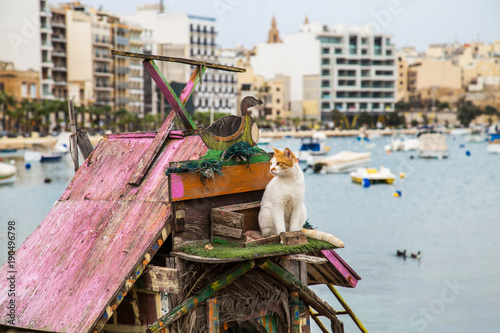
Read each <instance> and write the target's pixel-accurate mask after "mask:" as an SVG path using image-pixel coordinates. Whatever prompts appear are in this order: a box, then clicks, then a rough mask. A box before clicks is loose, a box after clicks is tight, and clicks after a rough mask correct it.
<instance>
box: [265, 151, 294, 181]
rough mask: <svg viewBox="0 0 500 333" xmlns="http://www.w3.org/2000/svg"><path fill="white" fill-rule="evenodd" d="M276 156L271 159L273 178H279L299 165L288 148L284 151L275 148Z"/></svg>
mask: <svg viewBox="0 0 500 333" xmlns="http://www.w3.org/2000/svg"><path fill="white" fill-rule="evenodd" d="M273 150H274V156H273V158H272V159H271V161H270V162H271V173H272V175H273V176H279V175H281V174H283V173H286V172H287V171H288V170H289V169H291V168H292V167H293V166H294V164H295V163H297V158H296V157H295V155H294V154H293V153H292V151H291V150H290V149H288V148H285V150H284V151H281V150H279V149H276V148H273Z"/></svg>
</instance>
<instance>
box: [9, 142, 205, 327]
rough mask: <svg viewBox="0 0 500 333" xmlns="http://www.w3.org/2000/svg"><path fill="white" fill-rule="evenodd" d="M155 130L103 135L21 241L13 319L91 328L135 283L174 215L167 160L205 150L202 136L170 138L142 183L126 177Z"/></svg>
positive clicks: (20, 323) (186, 157)
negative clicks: (49, 206) (38, 222)
mask: <svg viewBox="0 0 500 333" xmlns="http://www.w3.org/2000/svg"><path fill="white" fill-rule="evenodd" d="M154 137H155V133H149V134H148V133H142V134H123V135H110V136H108V137H107V138H104V139H103V140H102V141H101V142H100V143H99V145H98V146H97V147H96V148H95V149H94V152H93V153H92V154H91V155H90V156H89V158H88V159H87V160H86V161H85V163H84V164H83V165H82V166H81V167H80V168H79V169H78V171H77V173H76V174H75V176H74V178H73V179H72V181H71V183H70V184H69V186H68V188H67V189H66V191H65V192H64V193H63V195H62V196H61V198H60V199H59V201H58V202H57V203H56V205H55V206H54V207H53V208H52V210H51V211H50V212H49V214H48V215H47V216H46V217H45V219H44V220H43V221H42V223H41V224H40V226H39V227H38V228H37V229H36V230H35V231H34V232H33V233H32V234H31V236H30V237H29V238H28V239H27V240H26V241H25V242H24V243H23V244H22V245H21V247H20V248H19V250H18V252H17V253H16V257H15V258H16V271H17V273H16V297H15V301H16V321H15V326H18V327H23V328H28V329H39V330H47V331H55V332H78V333H80V332H88V331H89V330H91V329H92V327H93V326H94V324H95V323H96V322H97V321H98V320H100V319H101V318H104V319H105V318H107V317H106V316H107V315H106V314H105V309H106V308H108V309H109V306H110V303H111V302H112V300H114V299H116V298H117V297H118V299H119V298H120V297H121V295H122V294H120V293H122V292H123V290H128V289H127V288H130V287H131V284H130V283H127V281H128V280H129V278H130V276H131V275H133V274H134V273H135V270H136V267H138V265H139V267H142V266H141V265H142V262H143V261H142V260H143V257H144V256H146V258H147V251H148V250H149V249H150V248H151V246H152V244H154V242H155V237H157V236H158V235H159V234H160V235H161V234H162V230H163V232H164V230H165V228H166V223H167V219H168V217H169V215H170V214H171V208H170V204H169V203H168V182H167V177H166V175H165V172H164V171H165V169H166V167H167V166H168V163H169V162H170V161H182V160H189V159H197V158H198V157H200V156H202V155H204V154H205V153H206V151H207V148H206V146H205V145H204V144H203V142H202V141H201V139H200V138H199V136H189V137H186V138H182V139H170V138H169V139H167V145H166V147H165V148H164V149H163V150H161V151H160V152H159V154H158V158H156V159H155V160H154V162H153V163H152V165H151V167H150V169H149V171H148V172H147V173H146V175H145V177H144V179H143V181H142V182H141V183H140V185H139V186H134V185H130V184H128V181H129V179H130V177H131V176H132V174H133V173H134V171H135V170H136V169H137V167H138V163H139V160H140V158H141V156H142V154H143V153H144V152H146V150H147V149H148V147H149V146H150V145H151V143H152V142H153V140H154ZM27 209H28V208H27ZM159 243H160V245H161V240H160V242H159ZM144 265H145V264H144ZM8 271H9V269H8V267H7V264H6V265H4V266H3V267H2V268H1V269H0V324H7V321H8V317H7V307H6V305H7V304H8V303H7V302H8V301H9V297H8V292H7V291H8V281H7V280H6V275H7V274H8V273H7V272H8ZM108 315H109V314H108Z"/></svg>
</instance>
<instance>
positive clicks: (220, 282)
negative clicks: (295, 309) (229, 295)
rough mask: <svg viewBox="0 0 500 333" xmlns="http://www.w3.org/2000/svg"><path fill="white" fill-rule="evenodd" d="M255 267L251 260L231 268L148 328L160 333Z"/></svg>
mask: <svg viewBox="0 0 500 333" xmlns="http://www.w3.org/2000/svg"><path fill="white" fill-rule="evenodd" d="M254 267H255V261H253V260H249V261H246V262H244V263H242V264H241V265H239V266H237V267H236V268H234V269H232V270H230V271H229V272H227V273H225V274H222V275H221V276H219V277H218V278H217V279H216V280H215V281H214V282H212V283H211V284H209V285H208V286H206V287H204V288H203V289H202V290H200V292H199V293H198V294H197V295H194V296H191V297H190V298H188V299H186V300H184V302H182V303H181V304H180V305H179V306H177V307H176V308H175V309H173V310H172V311H170V312H169V313H167V314H166V315H165V316H163V317H161V318H160V319H159V320H157V321H156V322H155V323H153V324H151V325H150V326H149V328H148V332H150V333H159V332H161V331H162V329H163V328H166V327H167V326H169V325H170V324H171V323H173V322H174V321H176V320H177V319H179V318H181V317H182V316H184V315H185V314H187V313H188V312H189V311H190V310H191V309H192V308H194V307H195V306H197V305H199V304H200V303H201V302H204V301H205V300H207V299H208V298H210V297H211V296H212V295H213V294H214V293H216V292H217V291H219V290H221V289H223V288H225V287H226V286H228V285H229V284H231V283H232V282H233V281H234V280H236V279H237V278H239V277H240V276H242V275H243V274H245V273H246V272H248V271H249V270H251V269H253V268H254Z"/></svg>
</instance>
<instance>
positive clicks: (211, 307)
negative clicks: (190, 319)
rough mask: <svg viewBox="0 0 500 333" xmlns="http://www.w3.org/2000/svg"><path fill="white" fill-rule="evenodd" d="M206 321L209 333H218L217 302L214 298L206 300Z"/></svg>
mask: <svg viewBox="0 0 500 333" xmlns="http://www.w3.org/2000/svg"><path fill="white" fill-rule="evenodd" d="M207 315H208V318H207V323H208V329H207V331H208V332H209V333H219V304H218V303H217V299H216V298H211V299H209V300H208V301H207Z"/></svg>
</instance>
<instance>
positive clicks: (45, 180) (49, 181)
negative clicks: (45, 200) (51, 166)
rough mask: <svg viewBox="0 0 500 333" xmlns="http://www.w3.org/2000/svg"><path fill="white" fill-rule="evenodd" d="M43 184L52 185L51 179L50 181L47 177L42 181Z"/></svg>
mask: <svg viewBox="0 0 500 333" xmlns="http://www.w3.org/2000/svg"><path fill="white" fill-rule="evenodd" d="M43 182H44V183H45V184H48V183H52V179H50V178H48V177H47V178H45V179H44V180H43Z"/></svg>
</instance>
